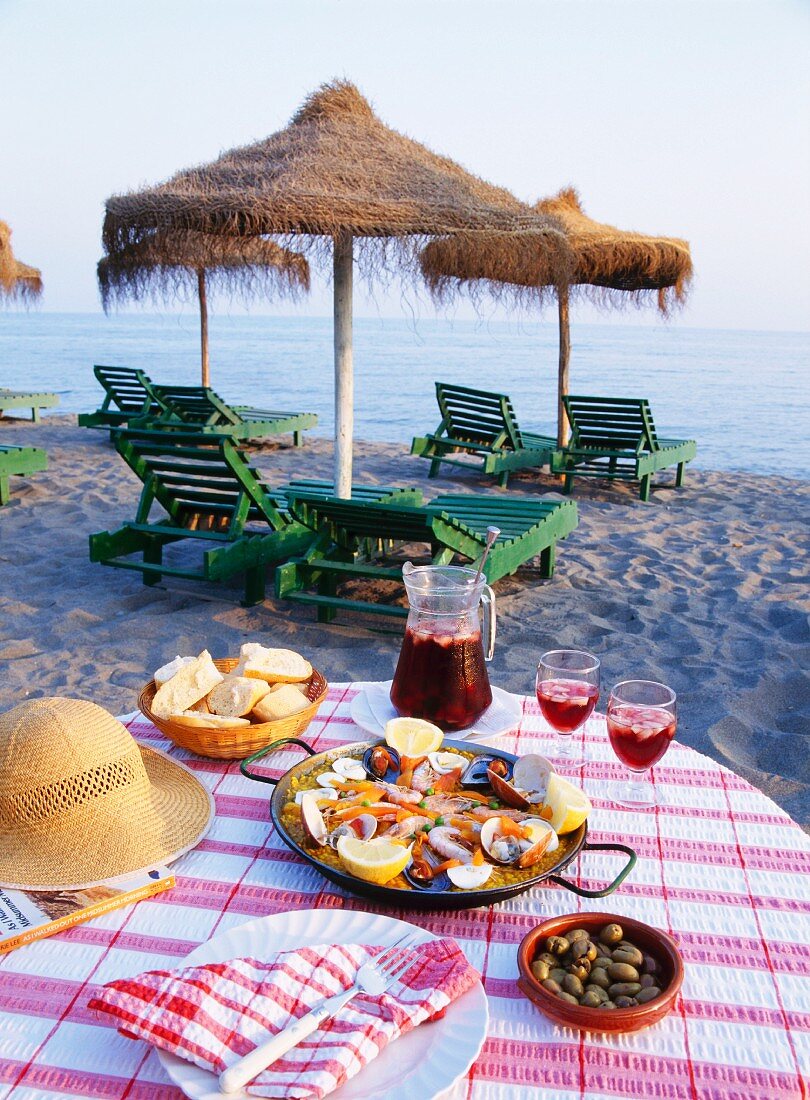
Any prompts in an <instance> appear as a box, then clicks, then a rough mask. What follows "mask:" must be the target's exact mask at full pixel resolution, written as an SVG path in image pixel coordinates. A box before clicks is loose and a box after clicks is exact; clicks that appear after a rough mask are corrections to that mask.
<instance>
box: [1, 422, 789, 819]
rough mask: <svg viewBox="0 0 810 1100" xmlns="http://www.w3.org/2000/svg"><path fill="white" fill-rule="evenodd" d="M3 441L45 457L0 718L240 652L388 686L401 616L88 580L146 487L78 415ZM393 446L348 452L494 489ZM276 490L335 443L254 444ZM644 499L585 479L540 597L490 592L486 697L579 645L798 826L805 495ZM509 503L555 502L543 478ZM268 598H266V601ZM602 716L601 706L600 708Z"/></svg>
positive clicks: (668, 483)
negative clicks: (172, 663)
mask: <svg viewBox="0 0 810 1100" xmlns="http://www.w3.org/2000/svg"><path fill="white" fill-rule="evenodd" d="M0 442H3V443H7V444H18V445H24V444H29V445H35V446H38V447H44V448H45V449H46V450H47V451H48V455H49V461H50V467H49V470H48V471H47V472H46V473H43V474H37V475H35V476H32V477H30V478H27V479H22V478H14V479H12V483H11V485H12V499H11V503H10V504H9V505H8V506H7V507H5V508H3V509H2V510H0V668H2V670H3V675H2V679H0V709H5V708H6V707H9V706H12V705H13V704H14V703H16V702H18V701H19V700H20V699H22V698H25V697H26V696H28V695H45V694H55V695H56V694H62V695H72V696H76V697H80V698H84V699H91V700H93V701H94V702H97V703H99V704H101V705H102V706H104V707H107V708H108V709H109V710H111V711H112V712H114V713H121V712H125V711H131V710H133V709H134V708H135V706H136V700H137V693H138V690H139V688H140V687H141V686H142V684H143V683H144V681H145V680H147V679H148V678H149V676H150V675H151V673H152V671H153V670H154V669H155V668H156V667H157V666H158V665H160V664H162V663H163V662H164V661H166V660H169V659H171V658H172V657H174V656H175V654H177V653H182V654H185V653H194V652H198V651H199V650H200V649H202V648H203V647H204V646H207V647H208V648H209V649H210V650H211V652H212V653H213V655H214V656H226V655H228V654H232V653H234V652H236V651H237V650H238V648H239V645H240V644H241V642H242V641H244V640H246V639H248V638H249V639H254V640H261V641H263V642H265V643H266V644H276V645H283V646H290V647H292V648H296V649H298V650H300V651H303V652H304V653H305V654H307V655H308V656H310V657H312V658H313V660H315V662H316V663H317V664H318V666H319V667H320V668H322V669H323V670H324V672H325V673H326V675H327V676H328V678H329V679H330V680H331V681H333V682H337V681H343V680H369V679H388V678H389V677H390V675H391V673H392V671H393V666H394V663H395V660H396V657H397V654H398V651H399V644H400V634H399V631H400V629H401V628H400V626H399V625H398V624H397V623H396V622H395V621H383V623H382V624H381V623H380V622H379V621H372V620H371V619H370V618H369V617H364V616H360V615H355V614H346V613H343V614H342V615H341V616H340V617H339V618H338V621H337V622H336V623H335V624H333V625H329V626H322V625H319V624H318V623H317V622H316V621H315V613H314V610H313V609H312V608H309V607H305V606H302V605H297V604H293V603H289V602H285V601H277V600H275V598H273V597H272V596H271V597H269V598H268V599H267V601H266V602H265V603H264V604H263V605H262V606H259V607H255V608H251V609H244V608H241V607H239V605H238V599H239V588H238V584H235V585H234V587H233V588H231V589H227V590H225V589H216V588H213V587H206V586H203V585H191V584H184V583H183V582H176V583H175V582H172V584H171V588H170V589H169V588H166V587H157V588H147V587H144V586H143V585H142V584H141V582H140V577H139V575H138V574H136V573H129V572H123V571H119V570H113V569H108V568H104V567H102V566H99V565H93V564H91V563H90V561H89V558H88V549H87V539H88V535H89V534H90V533H91V532H94V531H99V530H104V529H109V528H113V527H115V526H118V525H119V524H120V523H122V522H124V521H125V520H129V519H132V518H133V517H134V513H135V505H136V502H137V499H138V495H139V491H140V488H141V485H140V482H139V481H138V480H137V479H136V478H135V476H134V475H133V474H132V473H131V472H130V471H129V469H128V468H127V467H126V466H125V465H124V463H123V461H122V460H121V459H120V458H119V457H118V455H117V454H116V453H115V451H114V450H113V449H112V448H111V446H110V444H109V442H108V439H107V436H106V433H102V432H92V431H88V430H84V429H79V428H78V427H76V425H75V418H74V417H68V416H59V417H49V418H47V420H46V421H45V422H44V423H43V424H41V425H36V426H35V425H32V424H30V422H28V423H27V422H25V421H11V420H3V421H2V423H0ZM406 450H407V448H406V447H405V445H403V444H379V443H373V444H372V443H362V442H359V443H357V444H356V447H355V474H354V476H355V480H356V481H363V482H366V483H379V484H396V485H415V486H419V487H421V488H422V489H423V490H424V491H425V493H426V495H428V496H432V495H435V494H437V493H439V492H445V491H449V490H467V491H471V492H477V493H480V492H492V493H498V492H501V491H502V490H499V489H497V487H496V486H495V485H494V482H491V481H489V480H487V479H483V478H481V477H479V476H477V475H474V474H472V473H469V474H468V473H467V472H466V471H460V470H457V469H453V471H452V476H451V474H450V470H451V468H450V467H447V468H446V469H447V471H448V473H447V474H446V475H445V476H443V477H441V478H440V479H438V480H436V481H428V479H427V470H428V464H427V463H426V462H423V461H421V460H419V459H417V458H410V457H405V453H406ZM251 452H252V455H253V460H254V464H255V465H256V466H258V468H259V469H260V470H261V471H262V473H263V474H264V476H265V477H266V479H267V480H268V482H269V483H270V484H280V483H283V482H284V481H285V480H286V479H287V478H288V477H290V476H298V477H301V476H330V475H331V464H332V445H331V443H330V442H329V441H327V440H317V439H316V440H308V441H307V443H306V445H305V447H304V448H303V449H302V450H294V449H293V448H292V447H289V446H285V445H265V446H261V447H254V448H252V449H251ZM660 481H661V482H663V484H662V486H661V487H660V488H657V489H655V490H654V491H653V494H652V497H651V503H650V504H648V505H644V504H641V503H640V502H639V500H638V497H637V494H636V491H635V489H634V488H633V487H628V486H623V485H618V486H615V487H612V488H608V487H606V486H602V485H598V484H592V485H589V484H582V483H579V484H578V486H577V489H576V493H575V499H576V501H577V503H578V505H579V514H580V525H579V527H578V529H577V530H576V531H575V532H574V534H573V535H571V536H570V537H569V538H568V539H567V540H566V541H565V542H563V543H562V544H561V545H560V547H559V549H558V558H557V571H556V573H555V576H554V578H553V580H552V581H551V582H541V581H540V579H539V575H538V573H537V571H536V570H535V569H532V567H531V566H529V567H527V568H524V569H522V570H521V571H520V572H519V573H518V574H516V575H515V576H513V577H509V578H505V579H504V580H502V581H500V582H498V584H497V585H496V594H497V597H498V612H499V624H498V648H497V652H496V656H495V660H494V663H493V665H492V666H491V673H490V674H491V678H492V681H493V683H495V684H497V685H499V686H500V687H503V688H506V689H507V690H509V691H513V692H518V693H522V694H528V693H531V691H532V690H533V681H534V669H535V665H536V662H537V658H538V656H539V655H540V653H542V652H543V650H544V649H549V648H552V647H555V646H581V647H584V648H587V649H590V650H592V651H593V652H594V653H596V654H597V655H598V656H599V657H600V659H601V660H602V674H603V681H602V683H603V699H604V693H605V692H606V691H607V689H608V688H609V686H610V684H612V683H614V682H616V681H617V680H619V679H625V678H628V677H631V676H632V677H636V676H638V677H642V678H650V679H659V680H664V681H666V682H668V683H669V684H671V686H672V687H673V688H674V689H675V690H676V691H677V693H678V697H679V708H680V715H679V728H678V737H679V739H681V740H682V741H684V742H685V743H687V744H688V745H691V746H692V747H693V748H695V749H698V750H699V751H700V752H704V753H707V754H708V755H709V756H712V757H713V758H715V759H716V760H719V761H720V762H721V763H723V764H725V765H727V766H728V767H730V768H732V769H734V770H735V771H736V772H738V773H740V774H741V775H743V776H744V777H745V778H746V779H748V780H749V781H750V782H751V783H753V784H755V785H756V786H758V787H760V788H761V789H762V790H763V791H765V792H766V793H767V794H768V795H769V796H770V797H772V798H773V799H774V800H775V801H776V802H778V803H779V804H780V805H781V806H783V807H784V808H785V809H786V810H787V811H788V812H789V813H790V814H791V815H792V816H793V817H794V818H795V819H796V820H797V821H799V822H800V824H802V826H803V827H804V828H806V829H807V828H810V755H809V754H808V751H807V750H808V740H810V732H809V731H810V724H809V723H808V714H809V713H810V688H809V686H808V677H807V673H806V671H804V670H806V669H807V667H808V666H809V665H810V660H808V657H810V646H808V641H809V640H810V630H809V629H808V610H810V608H809V606H808V603H809V601H808V590H807V585H806V579H807V541H808V540H807V518H808V511H810V507H809V502H808V496H810V485H808V483H807V482H804V481H794V480H789V479H787V478H780V477H768V478H765V477H759V476H754V475H750V474H739V473H735V474H727V473H720V472H707V471H704V470H689V471H688V472H687V479H686V485H685V487H684V488H683V489H681V490H675V489H674V488H672V484H673V478H672V474H671V472H667V473H666V474H663V475H660ZM510 491H513V492H520V493H527V494H534V493H541V494H548V493H554V492H557V491H558V483H557V482H555V481H553V480H552V479H551V478H549V477H548V476H547V475H539V474H535V473H525V474H522V475H519V476H516V477H514V478H513V480H512V482H511V483H510ZM270 587H271V589H272V586H270ZM603 705H604V704H603Z"/></svg>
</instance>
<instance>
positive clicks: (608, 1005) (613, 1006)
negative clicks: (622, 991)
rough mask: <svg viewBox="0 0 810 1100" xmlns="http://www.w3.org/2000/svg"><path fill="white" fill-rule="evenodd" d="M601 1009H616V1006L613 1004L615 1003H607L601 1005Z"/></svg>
mask: <svg viewBox="0 0 810 1100" xmlns="http://www.w3.org/2000/svg"><path fill="white" fill-rule="evenodd" d="M599 1007H600V1008H615V1007H616V1005H615V1004H614V1003H613V1001H605V1002H604V1003H603V1004H601V1005H600V1006H599Z"/></svg>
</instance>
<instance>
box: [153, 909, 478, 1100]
mask: <svg viewBox="0 0 810 1100" xmlns="http://www.w3.org/2000/svg"><path fill="white" fill-rule="evenodd" d="M408 931H409V932H416V933H418V942H419V943H425V942H427V941H428V940H435V939H436V938H437V937H436V936H433V935H431V934H430V932H426V931H425V930H424V929H423V928H417V927H416V926H415V925H412V924H407V923H406V922H405V921H401V920H395V919H394V918H393V917H383V916H377V915H375V914H373V913H360V912H353V911H352V910H343V909H303V910H299V911H296V912H292V913H276V914H274V915H273V916H270V917H261V918H260V919H259V920H254V921H251V922H250V923H249V924H240V925H239V926H238V927H237V928H232V929H231V930H230V931H229V932H222V933H221V934H220V935H219V936H214V938H213V939H212V940H208V941H207V943H202V944H200V946H199V947H198V948H196V949H195V950H194V951H192V952H191V954H190V955H187V956H186V958H185V959H184V960H183V964H184V965H187V966H194V965H196V964H199V963H210V962H225V961H226V960H227V959H238V958H243V957H246V956H253V957H254V958H257V959H260V958H262V956H266V955H267V954H268V952H270V951H273V952H276V951H294V950H295V949H296V948H298V947H308V946H311V945H312V944H316V943H366V944H370V945H374V944H381V945H382V946H385V945H386V944H390V943H394V942H395V941H396V940H398V939H399V938H400V937H401V936H403V935H404V934H405V932H408ZM488 1020H489V1012H488V1010H487V997H486V994H485V993H484V987H483V986H482V985H481V982H480V981H479V982H477V983H476V984H475V985H474V986H473V988H472V989H470V990H468V991H467V992H466V993H465V994H464V996H463V997H459V999H458V1000H457V1001H455V1002H454V1003H453V1004H452V1005H450V1007H449V1008H448V1010H447V1013H446V1014H445V1015H444V1016H443V1017H442V1018H441V1019H440V1020H436V1021H435V1022H434V1023H428V1024H424V1025H423V1026H421V1027H417V1028H414V1029H413V1031H410V1032H408V1034H407V1035H404V1036H403V1037H402V1038H401V1039H397V1040H396V1042H394V1043H391V1044H390V1045H389V1046H388V1047H386V1049H385V1050H384V1051H383V1052H382V1054H381V1055H380V1056H379V1057H378V1058H375V1059H374V1061H373V1062H370V1063H369V1065H367V1066H366V1067H365V1069H363V1070H361V1071H360V1073H358V1075H357V1076H356V1077H354V1078H352V1080H351V1081H347V1082H346V1084H345V1085H344V1086H343V1087H342V1088H340V1089H338V1090H337V1091H336V1092H333V1093H331V1094H330V1095H331V1096H334V1097H335V1100H430V1098H431V1097H436V1096H438V1095H439V1094H440V1093H442V1092H444V1091H445V1090H446V1089H449V1088H450V1086H451V1085H452V1084H454V1082H456V1081H457V1080H458V1079H459V1077H462V1076H463V1075H464V1074H465V1073H466V1072H467V1070H468V1069H469V1068H470V1066H471V1065H472V1064H473V1062H474V1061H475V1059H476V1058H477V1057H478V1054H479V1052H480V1050H481V1047H482V1046H483V1044H484V1039H485V1038H486V1035H487V1023H488ZM157 1053H158V1058H159V1059H160V1061H161V1062H162V1063H163V1067H164V1069H165V1070H166V1072H167V1073H168V1075H169V1077H171V1079H172V1081H173V1082H174V1084H175V1085H177V1086H178V1088H181V1089H182V1090H183V1092H184V1093H185V1094H186V1096H189V1097H191V1098H192V1100H222V1097H223V1094H222V1093H221V1092H220V1091H219V1085H218V1083H217V1077H216V1075H215V1074H214V1073H211V1072H209V1071H208V1070H205V1069H202V1068H201V1067H200V1066H195V1065H194V1064H193V1062H186V1061H185V1060H184V1059H183V1058H178V1057H177V1056H176V1055H174V1054H167V1053H166V1052H165V1051H162V1050H159V1051H158V1052H157ZM231 1095H232V1097H233V1098H235V1100H239V1097H242V1098H248V1100H249V1095H250V1094H249V1093H246V1092H239V1093H233V1094H231Z"/></svg>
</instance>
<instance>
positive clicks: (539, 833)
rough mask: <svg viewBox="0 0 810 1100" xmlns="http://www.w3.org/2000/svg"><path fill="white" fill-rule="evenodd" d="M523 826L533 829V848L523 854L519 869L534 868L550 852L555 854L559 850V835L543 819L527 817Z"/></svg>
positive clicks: (522, 823)
mask: <svg viewBox="0 0 810 1100" xmlns="http://www.w3.org/2000/svg"><path fill="white" fill-rule="evenodd" d="M521 825H523V827H524V828H525V827H526V826H528V827H529V828H530V829H531V831H532V835H531V841H532V846H531V848H527V849H526V851H525V852H523V854H522V855H521V857H520V859H519V860H518V861H517V865H518V867H533V866H534V865H535V863H539V862H540V860H541V859H542V858H543V856H544V855H546V854H547V853H548V852H553V851H555V849H557V848H559V846H560V841H559V839H558V837H557V834H556V833H555V832H554V830H553V829H552V827H551V825H549V823H548V822H547V821H544V820H543V818H542V817H527V818H526V820H525V821H522V822H521Z"/></svg>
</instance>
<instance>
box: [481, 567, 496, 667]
mask: <svg viewBox="0 0 810 1100" xmlns="http://www.w3.org/2000/svg"><path fill="white" fill-rule="evenodd" d="M481 605H482V608H483V612H484V614H483V616H482V623H481V641H482V642H483V645H484V660H485V661H491V660H492V658H493V657H494V656H495V632H496V630H497V617H496V615H495V593H494V592H493V591H492V589H491V588H490V587H489V585H488V584H485V585H484V589H483V591H482V592H481Z"/></svg>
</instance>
